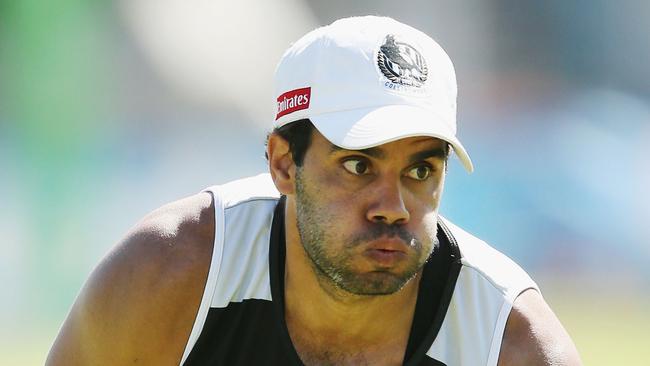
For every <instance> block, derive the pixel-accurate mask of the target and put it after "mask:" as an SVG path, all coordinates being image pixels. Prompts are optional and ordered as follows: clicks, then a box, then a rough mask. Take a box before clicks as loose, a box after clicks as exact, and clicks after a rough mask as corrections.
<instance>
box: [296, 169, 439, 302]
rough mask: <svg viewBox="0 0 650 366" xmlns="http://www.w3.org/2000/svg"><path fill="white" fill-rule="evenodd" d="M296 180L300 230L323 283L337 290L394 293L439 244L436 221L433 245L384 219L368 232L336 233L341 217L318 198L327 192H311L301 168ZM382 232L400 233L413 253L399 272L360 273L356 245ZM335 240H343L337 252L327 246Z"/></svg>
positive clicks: (431, 235) (360, 293)
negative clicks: (355, 263) (343, 234)
mask: <svg viewBox="0 0 650 366" xmlns="http://www.w3.org/2000/svg"><path fill="white" fill-rule="evenodd" d="M295 182H296V218H297V226H298V233H299V236H300V240H301V242H302V246H303V248H304V250H305V252H306V253H307V255H308V257H309V259H310V260H311V265H312V268H313V270H314V273H315V274H316V276H317V277H318V280H319V283H321V284H330V285H333V286H334V287H335V288H336V289H338V290H342V291H344V292H346V293H350V294H354V295H389V294H393V293H395V292H397V291H399V290H400V289H402V288H403V287H404V286H405V285H406V284H407V283H408V282H409V281H410V280H411V279H413V278H414V277H415V276H416V274H417V273H418V272H419V271H420V270H421V269H422V268H423V267H424V265H425V264H426V262H427V260H428V259H429V257H430V255H431V253H432V252H433V250H434V249H435V248H436V247H437V244H438V243H437V238H436V225H433V228H432V230H430V231H432V232H429V233H428V236H429V237H430V238H428V241H429V243H430V245H423V243H422V241H421V240H419V239H418V238H416V237H415V236H414V235H413V234H411V233H410V232H408V231H407V230H406V229H405V228H404V227H403V226H401V225H387V224H383V223H371V224H369V227H368V229H367V230H366V231H365V232H363V233H360V234H358V235H356V236H352V237H350V238H344V239H340V238H337V237H335V233H338V232H340V230H337V227H335V226H334V225H335V223H336V222H339V221H340V218H338V220H337V218H336V217H334V216H335V215H334V214H332V213H331V212H329V211H328V210H327V209H324V207H325V205H323V204H322V203H321V202H320V201H319V198H320V199H322V198H323V197H326V193H325V192H319V191H318V190H316V191H315V192H312V191H310V190H309V189H308V184H307V183H306V182H305V179H304V177H303V171H302V168H298V169H296V180H295ZM382 236H388V237H392V236H397V237H399V238H401V239H402V240H403V241H404V242H405V243H409V245H410V247H411V250H412V251H413V252H414V253H412V255H411V256H410V257H409V258H408V263H407V265H406V266H405V268H404V269H403V270H401V271H400V272H399V273H395V272H393V271H391V270H388V269H386V270H383V269H378V270H376V271H372V272H366V273H359V272H358V271H357V270H355V269H354V268H353V263H352V262H353V260H354V259H355V258H354V257H355V255H356V256H358V255H359V254H358V253H355V252H354V250H353V249H354V248H356V247H358V246H359V245H363V244H364V243H366V242H368V241H371V240H374V239H378V238H380V237H382ZM336 241H339V242H340V241H342V242H343V245H342V246H340V245H336V248H340V250H339V251H337V252H334V253H332V251H331V250H330V251H328V247H330V248H331V246H333V245H334V244H340V243H336ZM425 251H426V253H425Z"/></svg>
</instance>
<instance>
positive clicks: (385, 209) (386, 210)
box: [366, 179, 410, 225]
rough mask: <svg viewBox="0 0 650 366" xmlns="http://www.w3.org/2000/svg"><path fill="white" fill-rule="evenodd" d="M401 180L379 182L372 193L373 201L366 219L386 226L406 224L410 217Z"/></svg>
mask: <svg viewBox="0 0 650 366" xmlns="http://www.w3.org/2000/svg"><path fill="white" fill-rule="evenodd" d="M402 190H403V187H401V185H400V182H399V180H398V181H392V180H389V179H384V180H382V181H379V182H377V185H376V186H375V189H374V190H373V192H372V195H373V196H372V200H371V203H370V205H369V207H368V211H367V213H366V218H367V219H368V220H369V221H371V222H377V223H378V222H381V223H384V224H388V225H392V224H406V223H407V222H408V221H409V218H410V215H409V211H408V210H407V208H406V204H405V202H404V193H403V192H402Z"/></svg>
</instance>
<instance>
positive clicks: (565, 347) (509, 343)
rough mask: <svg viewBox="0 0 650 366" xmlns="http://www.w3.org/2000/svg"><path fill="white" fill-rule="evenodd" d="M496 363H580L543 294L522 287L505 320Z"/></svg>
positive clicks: (556, 365)
mask: <svg viewBox="0 0 650 366" xmlns="http://www.w3.org/2000/svg"><path fill="white" fill-rule="evenodd" d="M498 365H499V366H514V365H526V366H536V365H553V366H564V365H567V366H568V365H571V366H573V365H582V361H580V355H579V354H578V350H577V349H576V347H575V345H574V344H573V341H572V340H571V337H569V334H568V333H567V332H566V330H565V329H564V327H563V326H562V324H560V321H559V320H558V318H557V317H556V316H555V314H554V313H553V311H552V310H551V308H550V307H549V306H548V305H547V304H546V302H545V301H544V299H543V298H542V295H540V294H539V292H537V291H535V290H532V289H531V290H527V291H524V292H523V293H522V294H521V295H519V297H517V299H516V300H515V303H514V305H513V308H512V311H511V312H510V316H509V317H508V322H507V323H506V329H505V333H504V335H503V342H502V344H501V353H500V355H499V363H498Z"/></svg>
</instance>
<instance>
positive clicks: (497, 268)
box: [442, 218, 538, 301]
mask: <svg viewBox="0 0 650 366" xmlns="http://www.w3.org/2000/svg"><path fill="white" fill-rule="evenodd" d="M442 222H443V223H444V225H445V226H446V227H447V229H448V230H449V232H450V234H451V235H452V236H453V238H454V239H455V241H456V243H457V244H458V247H459V250H460V254H461V263H462V265H463V268H465V269H466V270H469V271H472V272H474V273H476V274H477V275H478V276H480V277H481V278H483V279H485V280H487V281H488V282H489V283H490V284H491V285H492V286H494V287H495V288H496V289H497V290H499V291H500V292H501V293H503V294H504V295H505V296H507V297H510V300H511V301H512V300H514V298H515V297H516V296H517V295H518V294H519V293H520V292H521V291H523V290H525V289H527V288H535V289H538V286H537V284H536V283H535V282H534V281H533V280H532V278H531V277H530V276H529V275H528V273H526V271H525V270H524V269H523V268H522V267H521V266H520V265H519V264H517V263H516V262H515V261H513V260H512V259H511V258H510V257H508V256H507V255H506V254H505V253H502V252H501V251H499V250H497V249H496V248H494V247H492V246H491V245H489V244H488V243H486V242H485V241H483V240H481V239H479V238H477V237H476V236H474V235H472V234H470V233H468V232H467V231H465V230H464V229H461V228H460V227H459V226H457V225H455V224H454V223H452V222H451V221H449V220H448V219H446V218H442Z"/></svg>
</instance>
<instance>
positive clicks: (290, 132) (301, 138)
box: [264, 119, 451, 171]
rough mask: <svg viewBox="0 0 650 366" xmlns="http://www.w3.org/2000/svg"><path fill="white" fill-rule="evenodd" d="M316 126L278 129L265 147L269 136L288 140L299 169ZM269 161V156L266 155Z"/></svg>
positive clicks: (306, 123) (301, 123)
mask: <svg viewBox="0 0 650 366" xmlns="http://www.w3.org/2000/svg"><path fill="white" fill-rule="evenodd" d="M315 128H316V127H314V124H313V123H311V121H310V120H309V119H300V120H297V121H295V122H291V123H289V124H286V125H284V126H282V127H276V128H274V129H273V131H272V132H270V133H269V134H268V135H267V136H266V143H265V144H264V145H265V146H266V145H267V144H268V142H269V136H271V134H273V133H276V134H278V135H280V137H282V138H283V139H285V140H287V142H288V143H289V151H291V155H292V157H293V162H294V163H295V164H296V166H298V167H302V164H303V162H304V160H305V154H306V153H307V149H308V148H309V145H311V139H312V136H313V133H314V129H315ZM445 153H446V154H445V159H448V158H449V154H450V153H451V144H450V143H447V148H446V149H445ZM264 155H265V156H266V158H267V159H268V158H269V157H268V155H267V154H266V153H264ZM446 170H447V164H445V171H446Z"/></svg>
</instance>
